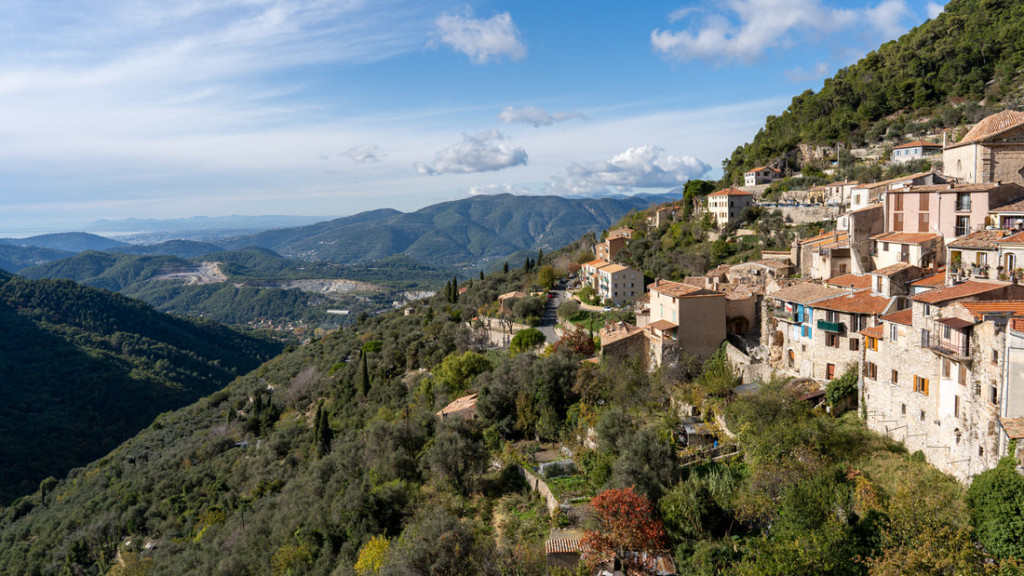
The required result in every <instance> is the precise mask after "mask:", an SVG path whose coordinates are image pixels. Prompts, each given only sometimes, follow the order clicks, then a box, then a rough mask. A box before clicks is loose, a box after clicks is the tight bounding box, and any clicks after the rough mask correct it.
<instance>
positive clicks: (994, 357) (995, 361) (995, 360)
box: [992, 350, 999, 364]
mask: <svg viewBox="0 0 1024 576" xmlns="http://www.w3.org/2000/svg"><path fill="white" fill-rule="evenodd" d="M992 363H993V364H999V350H993V351H992Z"/></svg>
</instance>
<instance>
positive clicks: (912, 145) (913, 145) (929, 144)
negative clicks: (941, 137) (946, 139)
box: [892, 140, 942, 150]
mask: <svg viewBox="0 0 1024 576" xmlns="http://www.w3.org/2000/svg"><path fill="white" fill-rule="evenodd" d="M918 147H922V148H942V144H936V143H935V142H925V141H924V140H915V141H913V142H908V143H906V144H900V145H899V146H893V147H892V149H893V150H900V149H903V148H918Z"/></svg>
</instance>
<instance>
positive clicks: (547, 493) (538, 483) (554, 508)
mask: <svg viewBox="0 0 1024 576" xmlns="http://www.w3.org/2000/svg"><path fill="white" fill-rule="evenodd" d="M516 469H517V470H519V474H520V475H522V477H523V478H525V479H526V483H527V484H529V486H530V489H531V490H536V491H537V493H538V494H540V495H541V497H542V498H544V502H545V504H547V508H548V514H550V515H551V516H554V515H555V514H557V513H558V509H559V503H558V498H555V494H554V493H553V492H551V488H549V487H548V485H547V484H545V483H544V481H543V480H541V479H540V478H537V477H536V476H534V475H533V474H531V473H530V471H529V470H527V469H526V468H523V467H522V466H520V465H518V464H517V465H516Z"/></svg>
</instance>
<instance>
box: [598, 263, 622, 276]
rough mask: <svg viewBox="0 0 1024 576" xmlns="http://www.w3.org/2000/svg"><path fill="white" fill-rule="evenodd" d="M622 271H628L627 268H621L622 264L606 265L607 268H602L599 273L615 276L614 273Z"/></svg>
mask: <svg viewBox="0 0 1024 576" xmlns="http://www.w3.org/2000/svg"><path fill="white" fill-rule="evenodd" d="M623 270H629V266H623V265H622V264H608V265H607V266H602V267H601V270H600V271H601V272H607V273H609V274H615V273H616V272H622V271H623Z"/></svg>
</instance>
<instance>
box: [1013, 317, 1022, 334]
mask: <svg viewBox="0 0 1024 576" xmlns="http://www.w3.org/2000/svg"><path fill="white" fill-rule="evenodd" d="M1010 329H1011V330H1013V331H1014V332H1024V318H1014V319H1013V320H1010Z"/></svg>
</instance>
